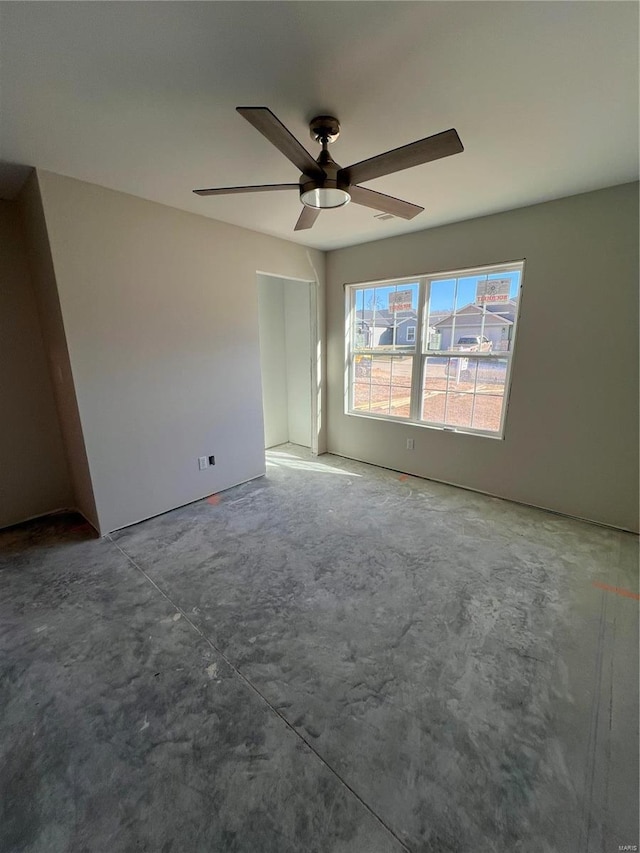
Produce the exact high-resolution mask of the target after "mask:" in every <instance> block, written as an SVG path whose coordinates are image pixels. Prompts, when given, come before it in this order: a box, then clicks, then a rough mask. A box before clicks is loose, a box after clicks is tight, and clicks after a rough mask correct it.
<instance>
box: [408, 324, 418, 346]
mask: <svg viewBox="0 0 640 853" xmlns="http://www.w3.org/2000/svg"><path fill="white" fill-rule="evenodd" d="M409 332H412V333H413V334H412V337H411V338H409ZM415 342H416V327H415V326H407V343H408V344H415Z"/></svg>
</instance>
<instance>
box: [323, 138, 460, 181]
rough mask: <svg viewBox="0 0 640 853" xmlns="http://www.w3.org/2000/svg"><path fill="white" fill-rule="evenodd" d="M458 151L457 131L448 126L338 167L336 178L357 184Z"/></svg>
mask: <svg viewBox="0 0 640 853" xmlns="http://www.w3.org/2000/svg"><path fill="white" fill-rule="evenodd" d="M461 151H464V148H463V145H462V142H460V137H459V136H458V133H457V131H456V130H454V129H453V128H452V129H451V130H445V131H443V132H442V133H436V134H435V136H428V137H427V138H426V139H419V140H418V141H417V142H410V143H409V145H403V146H402V147H401V148H394V149H393V151H385V153H384V154H378V155H377V156H376V157H371V158H370V159H369V160H361V161H360V163H354V164H353V166H347V167H346V168H345V169H340V171H339V172H338V179H339V180H343V181H344V180H346V181H347V182H348V183H350V184H361V183H362V182H363V181H370V180H372V179H373V178H380V177H382V175H390V174H391V173H392V172H401V171H402V170H403V169H410V168H411V166H420V165H421V164H422V163H429V162H430V161H431V160H439V159H440V158H441V157H449V156H450V155H451V154H459V153H460V152H461Z"/></svg>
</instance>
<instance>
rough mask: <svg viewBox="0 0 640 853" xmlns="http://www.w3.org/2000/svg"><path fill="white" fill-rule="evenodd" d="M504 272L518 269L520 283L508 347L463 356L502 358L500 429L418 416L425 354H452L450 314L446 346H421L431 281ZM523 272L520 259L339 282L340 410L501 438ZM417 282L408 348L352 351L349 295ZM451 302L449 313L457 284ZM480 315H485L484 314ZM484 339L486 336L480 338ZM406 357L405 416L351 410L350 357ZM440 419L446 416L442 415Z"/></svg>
mask: <svg viewBox="0 0 640 853" xmlns="http://www.w3.org/2000/svg"><path fill="white" fill-rule="evenodd" d="M508 272H519V273H520V284H519V288H518V293H517V295H516V297H515V299H516V303H517V309H516V315H515V317H514V322H513V335H512V337H511V340H510V348H509V350H507V351H506V352H504V351H501V350H498V351H496V352H493V351H491V352H473V354H470V355H469V358H472V359H473V360H479V361H480V360H482V361H498V360H505V359H506V362H507V364H506V375H505V383H504V394H503V400H502V409H501V412H500V427H499V429H498V430H496V431H493V430H482V429H478V428H474V427H471V426H464V427H459V426H449V425H446V424H442V423H435V422H430V421H424V420H422V419H421V417H420V414H421V412H422V403H423V400H422V389H423V376H424V370H425V365H426V363H427V362H426V360H427V358H430V357H449V358H451V357H455V355H456V354H455V352H454V350H453V349H452V347H453V346H454V343H453V341H454V333H455V318H454V322H453V324H452V329H451V343H450V347H451V348H450V349H448V350H444V349H438V350H430V349H427V345H428V338H429V331H428V319H429V315H428V307H429V296H430V292H431V285H432V283H433V282H434V281H439V280H442V279H453V278H455V279H456V281H457V280H458V279H460V278H463V277H471V276H482V275H487V276H489V275H495V274H499V273H508ZM524 274H525V261H524V260H521V261H510V262H507V263H497V264H491V265H488V266H482V267H471V268H467V269H458V270H444V271H441V272H436V273H426V274H425V273H423V274H421V275H417V276H410V277H402V278H397V279H383V280H379V281H367V282H356V283H353V284H346V285H345V389H344V390H345V394H344V411H345V414H347V415H351V416H353V417H358V418H368V419H372V420H383V421H389V422H391V423H403V424H411V425H413V426H419V427H423V428H426V429H437V430H441V431H443V432H455V433H462V434H467V435H477V436H482V437H485V438H495V439H499V440H503V439H504V436H505V429H506V420H507V412H508V407H509V396H510V393H511V370H512V365H513V356H514V351H515V343H516V337H517V329H518V325H519V319H520V306H521V302H522V299H521V297H522V291H523V287H524ZM416 283H417V284H418V309H417V319H418V322H417V326H416V328H415V341H411V342H410V343H408V346H410V345H413V347H414V348H413V349H411V350H409V349H407V346H402V347H398V349H397V350H396V348H395V347H392V348H389V349H386V350H384V351H380V350H379V349H376V348H375V347H367V348H362V347H361V348H359V349H358V350H357V352H356V351H354V349H353V347H352V338H351V329H352V312H353V310H354V306H355V294H356V293H357V292H358V291H359V290H364V289H366V288H375V287H392V286H396V287H397V289H400V287H402V286H409V285H415V284H416ZM454 299H455V300H456V303H454V312H455V311H457V310H459V308H460V306H458V305H457V283H456V295H455V297H454ZM485 316H486V314H485ZM480 335H481V336H483V335H484V320H483V322H482V325H481V329H480ZM485 337H486V336H485ZM402 354H404V355H410V356H411V357H412V358H413V369H412V376H411V403H410V415H409V416H408V417H403V416H398V415H390V414H378V413H375V412H363V411H360V410H356V409H354V408H353V406H352V404H351V400H352V389H353V387H354V379H355V376H354V374H355V356H356V355H364V356H367V355H370V356H372V357H373V358H375V356H393V355H402ZM472 396H473V398H474V406H475V399H476V393H475V392H474V393H473V395H472ZM445 417H446V414H445Z"/></svg>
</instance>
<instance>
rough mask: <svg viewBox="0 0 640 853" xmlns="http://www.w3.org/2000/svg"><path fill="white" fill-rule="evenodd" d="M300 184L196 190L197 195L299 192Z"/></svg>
mask: <svg viewBox="0 0 640 853" xmlns="http://www.w3.org/2000/svg"><path fill="white" fill-rule="evenodd" d="M299 189H300V184H260V186H257V187H218V188H216V189H210V190H194V193H195V194H196V195H230V194H231V193H265V192H268V191H269V190H299Z"/></svg>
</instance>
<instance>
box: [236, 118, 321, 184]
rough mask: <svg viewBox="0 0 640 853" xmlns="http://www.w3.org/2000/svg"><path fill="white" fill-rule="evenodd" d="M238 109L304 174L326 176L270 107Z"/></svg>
mask: <svg viewBox="0 0 640 853" xmlns="http://www.w3.org/2000/svg"><path fill="white" fill-rule="evenodd" d="M236 110H237V111H238V112H239V113H240V115H241V116H243V118H246V120H247V121H248V122H250V123H251V124H252V125H253V126H254V127H255V129H256V130H259V131H260V133H261V134H262V135H263V136H266V137H267V139H268V140H269V142H270V143H271V144H272V145H275V146H276V148H277V149H278V151H281V152H282V153H283V154H284V156H285V157H287V158H288V159H289V160H291V162H292V163H293V164H294V166H297V167H298V169H299V170H300V171H301V172H302V173H303V174H305V175H310V176H312V177H313V176H315V175H317V176H318V177H325V173H324V170H323V169H321V168H320V166H318V164H317V163H316V161H315V160H314V159H313V157H312V156H311V154H309V152H308V151H307V149H306V148H303V147H302V145H301V144H300V143H299V142H298V140H297V139H296V138H295V136H294V135H293V134H292V133H291V132H290V131H288V130H287V128H286V127H285V126H284V125H283V124H282V122H281V121H280V119H279V118H278V117H277V116H275V115H274V114H273V113H272V112H271V110H270V109H268V107H236Z"/></svg>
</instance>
